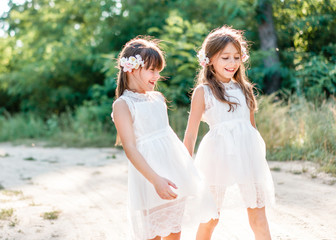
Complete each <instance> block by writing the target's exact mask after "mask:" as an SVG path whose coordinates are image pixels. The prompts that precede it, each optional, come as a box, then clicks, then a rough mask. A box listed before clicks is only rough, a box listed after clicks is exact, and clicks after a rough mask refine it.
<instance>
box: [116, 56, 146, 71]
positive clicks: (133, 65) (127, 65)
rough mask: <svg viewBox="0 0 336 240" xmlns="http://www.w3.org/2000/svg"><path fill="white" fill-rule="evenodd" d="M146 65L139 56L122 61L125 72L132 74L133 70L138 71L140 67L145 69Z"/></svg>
mask: <svg viewBox="0 0 336 240" xmlns="http://www.w3.org/2000/svg"><path fill="white" fill-rule="evenodd" d="M144 65H145V63H144V61H143V60H142V58H141V56H140V55H139V54H137V55H135V57H133V56H130V57H128V58H127V57H123V58H121V59H120V66H122V67H123V71H124V72H132V70H133V69H138V68H139V67H140V66H141V67H143V66H144Z"/></svg>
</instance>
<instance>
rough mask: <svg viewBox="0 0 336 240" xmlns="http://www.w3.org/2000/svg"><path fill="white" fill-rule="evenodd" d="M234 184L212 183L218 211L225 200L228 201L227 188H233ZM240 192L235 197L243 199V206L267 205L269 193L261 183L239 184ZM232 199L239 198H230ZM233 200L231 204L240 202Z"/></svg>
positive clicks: (211, 189)
mask: <svg viewBox="0 0 336 240" xmlns="http://www.w3.org/2000/svg"><path fill="white" fill-rule="evenodd" d="M231 187H232V186H222V185H212V186H210V191H211V193H212V194H213V196H214V199H215V202H216V206H217V209H218V211H220V209H221V208H222V207H223V203H224V201H226V200H227V199H226V197H225V195H226V192H227V189H229V188H231ZM238 188H239V192H238V193H236V195H238V196H235V197H239V199H241V200H242V202H241V204H242V206H244V207H246V208H263V207H265V206H266V203H267V202H268V199H267V196H266V195H267V194H266V192H265V189H264V187H263V186H261V185H260V184H252V185H249V184H248V185H243V184H239V185H238ZM230 200H235V201H236V200H237V199H235V198H234V199H230ZM235 201H233V202H231V204H233V205H236V204H238V202H239V201H238V202H235Z"/></svg>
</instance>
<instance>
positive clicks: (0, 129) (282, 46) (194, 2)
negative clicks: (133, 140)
mask: <svg viewBox="0 0 336 240" xmlns="http://www.w3.org/2000/svg"><path fill="white" fill-rule="evenodd" d="M267 5H270V6H271V8H270V9H271V12H270V13H271V16H272V17H273V21H274V29H275V36H274V37H276V39H277V44H278V46H277V48H276V49H269V50H267V51H265V50H262V49H264V48H263V46H262V45H261V41H260V37H261V36H260V34H259V32H258V31H259V29H260V26H261V25H262V24H264V23H265V22H266V23H267V21H268V19H267V12H265V9H267V8H265V6H267ZM9 7H10V9H9V11H8V12H4V13H3V14H2V16H1V18H0V28H1V29H2V32H3V34H2V36H1V37H0V140H1V141H15V140H17V139H27V138H28V139H31V138H33V139H43V140H45V141H48V142H49V143H50V144H56V145H59V144H65V145H67V146H111V145H113V142H114V138H115V133H116V132H115V129H114V126H113V124H112V123H111V120H110V112H111V104H112V102H113V99H114V90H115V88H116V83H115V78H116V73H117V71H116V68H115V58H116V57H117V55H118V53H119V51H120V50H121V48H122V46H123V44H125V43H126V42H127V41H128V40H130V39H131V38H133V37H135V36H137V35H151V36H154V37H156V38H160V39H161V40H162V43H161V45H162V48H163V49H164V51H165V52H166V59H167V67H166V68H165V70H164V72H163V75H164V76H165V77H166V79H167V80H166V81H163V82H160V83H159V86H158V88H159V90H160V91H162V92H163V93H164V95H165V96H166V98H167V99H168V100H169V101H170V103H169V105H170V108H171V110H170V119H171V124H172V126H173V127H174V129H175V130H176V131H177V132H178V134H179V136H180V137H182V136H183V131H184V127H185V123H186V120H187V119H186V113H187V108H188V104H189V103H190V93H191V90H192V88H193V86H194V80H195V76H196V73H197V71H198V70H199V66H198V63H197V59H196V52H197V50H198V49H199V47H200V46H201V44H202V41H203V39H204V38H205V36H206V35H207V34H208V33H209V31H210V30H211V29H213V28H216V27H220V26H222V25H224V24H226V25H229V26H232V27H234V28H238V29H242V30H244V31H245V35H246V37H247V39H248V40H249V41H250V48H251V58H250V63H249V66H250V68H249V69H248V76H249V78H250V80H251V81H252V82H254V83H256V84H257V87H258V88H259V90H260V93H261V95H260V103H261V104H260V112H259V113H257V120H258V122H257V123H258V127H259V130H260V131H261V133H262V135H263V136H264V138H265V141H266V143H267V145H268V149H267V150H268V158H269V159H277V160H279V159H282V160H289V159H304V160H307V159H308V160H315V161H318V162H321V163H322V165H323V166H329V167H328V169H329V170H330V169H331V170H330V171H335V170H332V169H333V167H334V168H335V165H336V157H335V155H336V154H335V150H336V142H335V140H334V139H335V136H336V134H335V133H336V132H335V131H336V130H335V129H336V127H335V125H336V123H335V122H336V120H335V119H336V117H335V112H336V110H335V98H334V96H335V91H336V67H335V66H336V42H335V39H336V31H335V29H336V1H335V0H307V1H303V0H273V1H271V0H236V1H220V0H211V1H210V0H202V1H201V0H170V1H168V0H137V1H136V0H91V1H87V0H57V1H56V0H27V1H25V2H24V3H22V4H16V3H15V1H9ZM272 54H277V55H278V56H279V62H278V63H277V64H275V65H273V66H271V67H267V66H266V65H265V63H264V60H265V59H267V57H268V56H270V55H272ZM274 73H277V74H280V80H281V84H280V87H279V89H277V92H276V93H274V94H272V95H265V94H264V93H266V92H269V83H268V81H272V77H270V76H273V75H272V74H274ZM206 130H207V128H206V126H205V125H202V131H201V133H200V137H201V136H202V135H204V133H205V132H206ZM289 136H290V137H289ZM332 166H333V167H332ZM335 172H336V171H335Z"/></svg>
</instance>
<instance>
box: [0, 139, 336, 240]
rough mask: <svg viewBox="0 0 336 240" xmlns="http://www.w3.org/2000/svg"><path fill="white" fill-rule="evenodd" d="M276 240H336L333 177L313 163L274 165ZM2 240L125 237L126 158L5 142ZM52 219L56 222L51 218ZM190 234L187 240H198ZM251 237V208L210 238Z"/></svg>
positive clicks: (271, 215) (228, 214) (225, 219)
mask: <svg viewBox="0 0 336 240" xmlns="http://www.w3.org/2000/svg"><path fill="white" fill-rule="evenodd" d="M269 165H270V168H271V169H272V175H273V178H274V182H275V189H276V200H277V205H276V207H274V208H272V209H267V215H268V219H269V224H270V229H271V233H272V237H273V239H279V240H280V239H282V240H285V239H286V240H296V239H303V240H327V239H328V240H334V239H336V184H335V182H336V179H335V178H333V177H331V176H329V175H327V174H324V173H320V172H318V171H317V166H316V165H315V164H313V163H309V162H299V161H295V162H285V163H284V162H269ZM0 188H3V189H2V190H1V191H0V239H1V240H2V239H3V240H5V239H8V240H21V239H22V240H48V239H52V240H77V239H78V240H79V239H80V240H104V239H106V240H124V239H127V228H128V225H127V218H126V195H127V194H126V193H127V159H126V157H125V154H124V153H123V151H121V150H118V149H114V148H104V149H97V148H84V149H73V148H43V147H41V146H32V147H27V146H13V145H11V144H7V143H5V144H0ZM52 218H55V219H52ZM194 234H195V229H186V230H185V231H184V232H183V233H182V240H192V239H194ZM229 239H230V240H231V239H239V240H249V239H251V240H252V239H253V234H252V232H251V230H250V228H249V225H248V220H247V214H246V210H237V209H232V210H225V211H223V212H222V215H221V219H220V223H219V225H218V227H217V228H216V230H215V232H214V235H213V240H229Z"/></svg>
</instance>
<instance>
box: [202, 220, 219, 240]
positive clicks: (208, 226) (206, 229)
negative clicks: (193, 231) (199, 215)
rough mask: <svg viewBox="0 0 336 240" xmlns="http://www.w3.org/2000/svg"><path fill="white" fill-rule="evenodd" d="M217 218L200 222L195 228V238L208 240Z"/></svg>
mask: <svg viewBox="0 0 336 240" xmlns="http://www.w3.org/2000/svg"><path fill="white" fill-rule="evenodd" d="M218 221H219V219H211V220H210V221H209V222H207V223H201V224H200V225H199V227H198V230H197V235H196V240H210V239H211V236H212V233H213V231H214V230H215V227H216V226H217V224H218Z"/></svg>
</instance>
